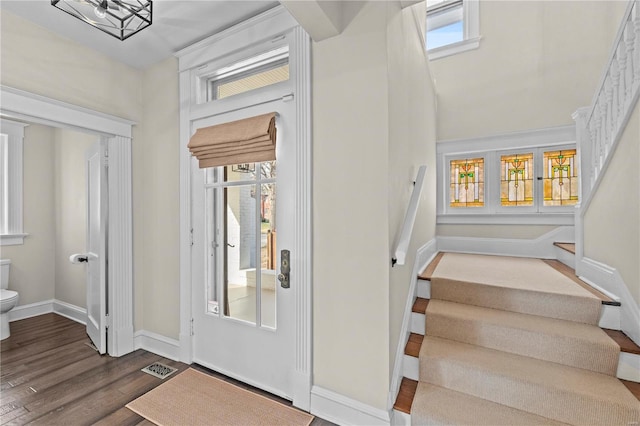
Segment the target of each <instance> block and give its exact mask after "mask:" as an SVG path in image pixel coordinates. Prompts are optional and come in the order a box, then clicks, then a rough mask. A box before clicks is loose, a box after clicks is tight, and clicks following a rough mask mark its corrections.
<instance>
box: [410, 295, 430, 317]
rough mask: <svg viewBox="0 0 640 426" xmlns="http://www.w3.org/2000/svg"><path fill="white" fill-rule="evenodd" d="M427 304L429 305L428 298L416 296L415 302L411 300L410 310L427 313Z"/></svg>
mask: <svg viewBox="0 0 640 426" xmlns="http://www.w3.org/2000/svg"><path fill="white" fill-rule="evenodd" d="M427 305H429V299H423V298H422V297H416V300H415V302H413V306H412V307H411V312H416V313H418V314H426V313H427Z"/></svg>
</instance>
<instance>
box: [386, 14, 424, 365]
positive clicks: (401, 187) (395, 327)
mask: <svg viewBox="0 0 640 426" xmlns="http://www.w3.org/2000/svg"><path fill="white" fill-rule="evenodd" d="M425 13H426V5H425V3H424V2H423V3H421V4H418V5H416V6H413V7H410V8H405V9H403V10H400V5H399V4H398V3H390V4H389V5H388V11H387V14H388V17H389V24H388V32H387V58H388V75H387V84H388V87H389V91H388V95H389V100H388V102H389V146H388V158H389V172H388V177H387V181H388V183H387V188H388V202H387V208H388V210H389V228H388V230H389V242H390V243H391V244H392V246H393V245H395V242H396V239H397V237H398V235H399V234H400V229H401V226H402V222H403V220H404V215H405V212H406V208H407V205H408V204H409V198H410V197H411V193H412V191H413V184H412V182H413V181H414V180H415V178H416V174H417V171H418V168H419V167H420V166H421V165H427V175H426V177H425V183H424V186H423V189H422V197H421V199H420V205H419V210H418V216H417V217H418V219H417V220H416V224H415V227H414V230H413V236H412V239H411V244H410V246H409V250H408V256H407V259H406V263H405V265H404V266H401V265H397V266H395V267H393V268H390V270H389V330H390V331H389V373H392V372H393V366H394V362H395V361H396V360H395V356H396V349H397V345H398V339H399V338H400V330H401V327H402V319H403V315H404V309H405V305H406V301H407V296H408V292H409V286H410V283H411V280H412V278H413V277H412V276H411V275H412V272H413V263H414V261H415V256H416V252H417V250H418V248H420V247H421V246H422V245H424V244H425V243H426V242H428V241H430V240H431V239H433V238H434V237H435V213H436V161H435V152H436V126H435V123H436V105H435V99H436V96H435V88H434V86H433V81H432V79H431V73H430V70H429V62H428V59H427V56H426V53H425V50H424V44H423V41H422V40H424V37H420V36H419V35H418V34H424V30H425V28H424V26H425V20H424V19H423V17H424V16H425ZM388 262H389V258H388V259H387V264H388Z"/></svg>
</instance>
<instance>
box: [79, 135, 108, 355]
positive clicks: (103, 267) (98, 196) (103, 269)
mask: <svg viewBox="0 0 640 426" xmlns="http://www.w3.org/2000/svg"><path fill="white" fill-rule="evenodd" d="M104 145H105V143H103V142H102V141H98V142H96V143H94V144H93V145H92V146H91V148H89V149H88V150H87V152H86V153H85V165H86V176H87V182H86V191H87V198H86V199H87V233H86V235H87V247H86V251H85V253H86V254H85V258H86V272H87V285H86V290H87V334H88V335H89V338H90V339H91V341H92V342H93V344H94V346H95V347H96V349H97V350H98V352H99V353H100V354H104V353H106V351H107V338H106V327H107V323H106V314H107V312H106V309H107V306H106V305H107V291H106V290H107V287H106V286H107V256H106V243H107V235H106V232H107V202H108V201H107V195H108V192H107V169H106V165H105V147H104Z"/></svg>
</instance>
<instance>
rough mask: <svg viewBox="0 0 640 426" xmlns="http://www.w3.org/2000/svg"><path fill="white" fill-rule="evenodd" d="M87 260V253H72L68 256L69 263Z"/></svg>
mask: <svg viewBox="0 0 640 426" xmlns="http://www.w3.org/2000/svg"><path fill="white" fill-rule="evenodd" d="M88 261H89V255H88V254H80V253H77V254H72V255H71V256H69V262H71V263H86V262H88Z"/></svg>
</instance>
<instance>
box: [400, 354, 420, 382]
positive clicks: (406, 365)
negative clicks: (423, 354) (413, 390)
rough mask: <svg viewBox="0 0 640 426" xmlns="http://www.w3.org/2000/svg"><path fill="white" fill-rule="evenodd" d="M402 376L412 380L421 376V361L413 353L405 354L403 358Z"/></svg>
mask: <svg viewBox="0 0 640 426" xmlns="http://www.w3.org/2000/svg"><path fill="white" fill-rule="evenodd" d="M402 376H403V377H406V378H407V379H411V380H418V379H419V376H420V361H419V360H418V358H416V357H414V356H411V355H404V359H403V360H402Z"/></svg>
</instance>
